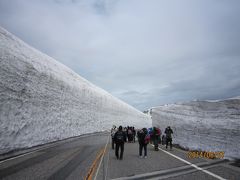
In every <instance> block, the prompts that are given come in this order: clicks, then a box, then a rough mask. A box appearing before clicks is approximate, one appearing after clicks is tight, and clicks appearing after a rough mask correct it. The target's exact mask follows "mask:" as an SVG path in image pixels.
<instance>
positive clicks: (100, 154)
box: [84, 148, 104, 180]
mask: <svg viewBox="0 0 240 180" xmlns="http://www.w3.org/2000/svg"><path fill="white" fill-rule="evenodd" d="M103 152H104V148H102V149H101V150H100V151H99V152H98V153H97V157H96V158H95V160H94V161H93V163H92V165H91V167H90V169H89V171H88V173H87V175H86V177H85V178H84V180H92V176H93V174H94V172H95V170H96V165H97V162H98V160H99V159H100V158H101V157H102V155H103Z"/></svg>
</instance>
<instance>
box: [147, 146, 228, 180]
mask: <svg viewBox="0 0 240 180" xmlns="http://www.w3.org/2000/svg"><path fill="white" fill-rule="evenodd" d="M152 146H154V145H152ZM158 149H159V150H161V151H162V152H165V153H166V154H168V155H170V156H172V157H174V158H176V159H178V160H180V161H182V162H184V163H186V164H188V165H190V166H192V167H194V168H196V169H197V170H199V171H202V172H205V173H206V174H208V175H210V176H213V177H215V178H217V179H219V180H226V179H225V178H223V177H221V176H218V175H217V174H214V173H212V172H210V171H208V170H205V169H203V168H201V167H198V166H197V165H195V164H192V163H190V162H188V161H186V160H185V159H182V158H180V157H178V156H176V155H174V154H172V153H170V152H168V151H165V150H163V149H161V148H158Z"/></svg>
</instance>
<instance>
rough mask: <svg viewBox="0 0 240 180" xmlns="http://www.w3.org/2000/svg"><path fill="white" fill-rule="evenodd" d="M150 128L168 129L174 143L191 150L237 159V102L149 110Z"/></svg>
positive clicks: (239, 106)
mask: <svg viewBox="0 0 240 180" xmlns="http://www.w3.org/2000/svg"><path fill="white" fill-rule="evenodd" d="M152 119H153V125H155V126H160V127H161V129H162V130H164V129H165V128H166V127H167V126H171V127H172V128H173V131H174V138H173V140H174V143H177V144H180V145H181V146H183V147H185V148H189V149H193V150H204V151H224V152H225V157H226V158H239V157H240V151H239V147H240V99H239V98H238V97H237V98H230V99H226V100H220V101H192V102H187V103H177V104H169V105H165V106H159V107H155V108H152Z"/></svg>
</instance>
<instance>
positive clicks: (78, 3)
mask: <svg viewBox="0 0 240 180" xmlns="http://www.w3.org/2000/svg"><path fill="white" fill-rule="evenodd" d="M0 25H1V26H2V27H4V28H5V29H7V30H8V31H10V32H12V33H13V34H15V35H16V36H18V37H19V38H21V39H23V40H24V41H25V42H27V43H28V44H30V45H32V46H33V47H35V48H37V49H39V50H40V51H42V52H44V53H46V54H48V55H49V56H52V57H54V58H55V59H56V60H58V61H60V62H62V63H63V64H65V65H66V66H68V67H70V68H72V69H73V70H74V71H75V72H77V73H78V74H80V75H81V76H83V77H84V78H86V79H88V80H89V81H91V82H92V83H94V84H96V85H97V86H100V87H101V88H103V89H105V90H107V91H108V92H110V93H111V94H113V95H115V96H116V97H118V98H120V99H122V100H124V101H125V102H127V103H129V104H131V105H132V106H134V107H136V108H138V109H140V110H144V109H147V108H149V107H152V106H157V105H161V104H166V103H174V102H181V101H189V100H193V99H223V98H229V97H233V96H239V95H240V1H239V0H201V1H194V0H181V1H180V0H34V1H33V0H0Z"/></svg>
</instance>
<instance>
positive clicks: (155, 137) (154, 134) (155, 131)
mask: <svg viewBox="0 0 240 180" xmlns="http://www.w3.org/2000/svg"><path fill="white" fill-rule="evenodd" d="M152 138H153V144H154V150H155V151H158V150H159V149H158V143H159V138H160V131H159V130H158V129H157V128H156V127H153V132H152Z"/></svg>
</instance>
